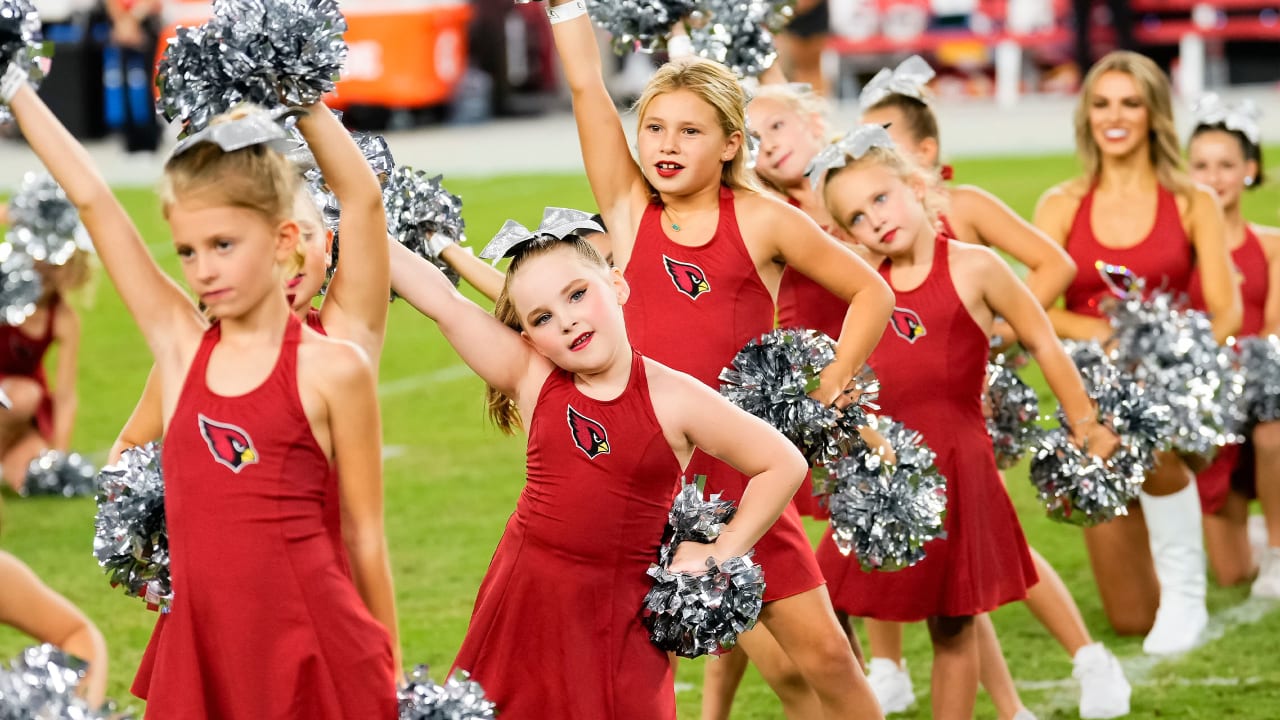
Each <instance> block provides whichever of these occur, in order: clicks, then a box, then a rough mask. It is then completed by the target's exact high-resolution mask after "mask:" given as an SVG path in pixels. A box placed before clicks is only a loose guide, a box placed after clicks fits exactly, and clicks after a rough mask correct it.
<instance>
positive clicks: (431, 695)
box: [396, 665, 497, 720]
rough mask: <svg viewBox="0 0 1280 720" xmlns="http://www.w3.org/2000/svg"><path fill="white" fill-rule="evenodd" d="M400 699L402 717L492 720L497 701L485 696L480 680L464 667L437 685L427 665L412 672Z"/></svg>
mask: <svg viewBox="0 0 1280 720" xmlns="http://www.w3.org/2000/svg"><path fill="white" fill-rule="evenodd" d="M396 697H397V698H398V699H399V701H400V713H399V715H398V716H397V717H398V718H399V720H492V718H495V717H497V709H496V706H495V705H494V703H493V702H492V701H491V700H489V699H488V698H486V697H485V695H484V689H483V688H481V687H480V683H478V682H475V681H474V680H472V679H471V676H470V675H469V674H467V672H466V671H465V670H458V671H456V672H455V673H454V674H453V675H452V676H450V677H449V679H448V680H446V681H445V683H444V684H443V685H437V684H436V683H435V681H433V680H432V679H431V676H430V675H429V674H428V673H427V666H426V665H418V666H417V667H415V668H414V669H413V670H411V671H410V672H409V678H408V682H407V683H405V684H404V685H403V686H402V687H401V688H400V689H399V691H398V692H397V693H396Z"/></svg>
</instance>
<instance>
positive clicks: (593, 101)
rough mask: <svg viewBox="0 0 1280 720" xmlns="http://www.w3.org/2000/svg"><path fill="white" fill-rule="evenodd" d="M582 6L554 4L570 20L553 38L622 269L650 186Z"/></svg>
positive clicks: (575, 1)
mask: <svg viewBox="0 0 1280 720" xmlns="http://www.w3.org/2000/svg"><path fill="white" fill-rule="evenodd" d="M583 3H584V0H552V2H551V10H549V11H548V14H551V13H555V15H556V16H557V17H560V18H565V17H567V18H568V19H565V20H559V21H557V20H556V19H555V18H553V19H552V23H551V34H552V35H553V36H554V37H555V43H556V51H557V53H558V54H559V56H560V64H561V66H562V67H563V69H564V75H565V81H566V82H567V84H568V85H569V92H570V94H571V96H572V98H573V117H574V120H575V121H577V124H578V142H579V143H581V145H582V161H583V163H584V164H585V165H586V170H587V180H588V181H589V182H590V183H591V192H592V194H593V195H594V196H595V199H596V207H598V208H600V214H601V216H603V217H604V221H605V224H606V225H608V227H609V231H610V234H611V235H612V237H613V243H614V257H616V258H618V260H619V261H620V263H621V265H620V267H622V266H625V263H626V261H627V260H628V259H630V257H631V246H632V244H633V243H634V242H635V237H636V230H637V229H638V228H639V226H640V213H639V211H640V210H641V209H643V208H644V206H645V204H646V203H647V202H648V186H647V184H646V183H645V180H644V175H643V174H641V172H640V168H639V166H638V165H636V162H635V160H634V159H633V158H632V157H631V148H630V146H629V145H628V143H627V136H626V134H625V133H624V132H623V130H622V119H621V118H620V117H618V110H617V108H616V107H614V104H613V98H611V97H609V91H608V90H607V89H606V88H605V84H604V76H603V74H602V71H601V62H600V49H599V47H598V46H597V45H596V35H595V31H594V30H593V29H592V27H591V19H590V18H589V17H587V15H586V12H585V5H584V4H583Z"/></svg>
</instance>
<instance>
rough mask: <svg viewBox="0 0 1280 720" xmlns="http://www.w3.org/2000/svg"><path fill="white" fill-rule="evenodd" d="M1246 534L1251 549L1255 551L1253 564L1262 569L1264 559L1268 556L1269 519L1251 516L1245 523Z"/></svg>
mask: <svg viewBox="0 0 1280 720" xmlns="http://www.w3.org/2000/svg"><path fill="white" fill-rule="evenodd" d="M1245 532H1246V534H1247V535H1248V536H1249V549H1250V550H1252V551H1253V564H1254V566H1255V567H1262V558H1263V556H1265V555H1266V554H1267V543H1268V538H1267V519H1266V518H1265V517H1263V516H1261V515H1250V516H1249V519H1248V521H1246V522H1245Z"/></svg>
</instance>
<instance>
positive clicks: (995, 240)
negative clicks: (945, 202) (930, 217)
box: [948, 185, 1076, 308]
mask: <svg viewBox="0 0 1280 720" xmlns="http://www.w3.org/2000/svg"><path fill="white" fill-rule="evenodd" d="M950 196H951V209H950V211H949V213H948V215H949V216H950V219H952V220H956V219H960V220H961V223H962V224H963V225H965V226H967V227H968V228H972V230H973V233H974V234H975V235H976V236H977V237H976V239H977V240H978V241H980V242H981V243H982V244H984V245H989V246H991V247H994V248H996V249H997V250H1000V251H1001V252H1003V253H1005V254H1006V255H1008V256H1010V257H1012V258H1013V259H1014V260H1017V261H1018V262H1020V263H1022V264H1023V265H1025V266H1027V270H1028V273H1027V277H1026V284H1027V288H1028V289H1030V290H1031V294H1032V295H1034V296H1035V298H1036V300H1037V301H1038V302H1039V303H1040V306H1041V307H1045V308H1047V307H1050V306H1051V305H1053V304H1054V303H1055V302H1056V301H1057V300H1058V298H1059V297H1061V296H1062V293H1064V292H1066V289H1067V286H1068V285H1070V284H1071V281H1072V280H1073V279H1074V278H1075V276H1076V264H1075V262H1074V261H1072V259H1071V256H1070V255H1068V254H1067V251H1066V250H1064V249H1063V247H1062V246H1061V245H1059V244H1058V243H1056V242H1054V241H1053V239H1052V238H1050V237H1049V236H1048V235H1046V234H1045V233H1044V232H1043V231H1041V230H1039V229H1037V228H1036V227H1035V226H1034V225H1032V224H1031V223H1029V222H1027V221H1026V220H1023V219H1022V218H1021V217H1019V216H1018V214H1017V213H1015V212H1014V211H1013V210H1012V209H1011V208H1010V207H1009V206H1008V205H1006V204H1004V202H1002V201H1001V200H1000V199H999V198H997V197H996V196H994V195H992V194H991V193H989V192H987V191H986V190H983V189H982V188H978V187H975V186H973V185H961V186H959V187H956V188H953V189H952V190H951V193H950ZM957 232H960V233H961V234H962V235H963V234H967V233H965V232H964V231H962V230H957ZM959 239H960V240H965V241H969V240H970V238H968V237H962V238H959Z"/></svg>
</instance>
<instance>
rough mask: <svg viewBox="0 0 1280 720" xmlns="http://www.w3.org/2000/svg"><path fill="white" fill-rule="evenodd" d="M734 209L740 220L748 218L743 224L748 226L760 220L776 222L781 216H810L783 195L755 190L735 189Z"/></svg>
mask: <svg viewBox="0 0 1280 720" xmlns="http://www.w3.org/2000/svg"><path fill="white" fill-rule="evenodd" d="M733 209H734V212H735V213H736V214H737V215H738V217H739V221H740V222H741V220H747V222H746V223H743V224H746V225H748V226H750V225H751V224H752V223H754V222H758V221H768V222H776V221H777V220H778V219H779V218H785V217H789V216H800V217H806V218H807V217H808V215H805V214H804V212H802V211H801V210H800V208H797V207H793V206H792V205H791V204H790V203H788V202H787V201H786V200H783V199H782V198H781V197H778V196H777V195H775V194H773V193H763V192H756V191H754V190H741V189H739V190H734V191H733Z"/></svg>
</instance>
